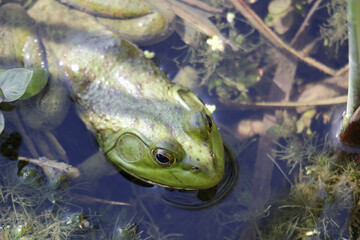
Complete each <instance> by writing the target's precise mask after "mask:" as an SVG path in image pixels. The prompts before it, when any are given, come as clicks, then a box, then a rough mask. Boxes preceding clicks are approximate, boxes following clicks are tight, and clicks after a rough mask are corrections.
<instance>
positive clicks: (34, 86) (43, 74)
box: [20, 68, 49, 100]
mask: <svg viewBox="0 0 360 240" xmlns="http://www.w3.org/2000/svg"><path fill="white" fill-rule="evenodd" d="M32 70H33V75H32V78H31V81H30V83H29V85H28V87H27V88H26V90H25V93H24V94H23V95H22V96H21V98H20V100H25V99H28V98H30V97H32V96H35V95H36V94H38V93H39V92H40V91H41V90H42V89H43V88H44V87H45V85H46V84H47V82H48V77H49V74H48V71H46V70H45V69H43V68H36V69H32Z"/></svg>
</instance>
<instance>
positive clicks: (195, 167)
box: [191, 166, 200, 172]
mask: <svg viewBox="0 0 360 240" xmlns="http://www.w3.org/2000/svg"><path fill="white" fill-rule="evenodd" d="M191 169H192V170H194V171H196V172H197V171H200V167H198V166H193V167H192V168H191Z"/></svg>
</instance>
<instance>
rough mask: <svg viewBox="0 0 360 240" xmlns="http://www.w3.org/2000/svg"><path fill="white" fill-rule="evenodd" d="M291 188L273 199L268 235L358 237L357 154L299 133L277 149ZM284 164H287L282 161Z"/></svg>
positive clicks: (359, 176) (359, 173)
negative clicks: (287, 192) (280, 197)
mask: <svg viewBox="0 0 360 240" xmlns="http://www.w3.org/2000/svg"><path fill="white" fill-rule="evenodd" d="M276 155H277V159H278V160H279V162H282V161H283V162H284V163H286V166H287V168H288V169H290V170H289V171H288V172H285V173H284V174H286V175H289V176H290V177H289V178H290V179H289V181H290V185H291V188H290V192H289V194H288V197H286V198H284V199H281V200H277V201H275V202H273V204H272V208H271V210H270V212H271V214H270V215H269V217H267V218H265V219H264V222H262V224H265V230H264V231H263V237H264V239H304V238H309V239H357V238H358V237H359V226H360V220H359V216H360V209H359V207H358V202H359V200H360V191H359V189H358V186H359V179H360V165H359V162H358V160H357V155H353V156H348V155H346V154H344V153H341V152H337V151H335V150H333V146H331V144H330V142H329V140H323V141H322V143H321V142H320V140H318V139H317V138H316V137H315V136H311V137H305V138H304V139H303V138H301V137H293V138H291V139H289V140H288V141H287V143H286V145H280V150H279V151H278V152H277V154H276ZM282 165H283V164H282Z"/></svg>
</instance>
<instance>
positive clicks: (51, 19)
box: [0, 0, 225, 189]
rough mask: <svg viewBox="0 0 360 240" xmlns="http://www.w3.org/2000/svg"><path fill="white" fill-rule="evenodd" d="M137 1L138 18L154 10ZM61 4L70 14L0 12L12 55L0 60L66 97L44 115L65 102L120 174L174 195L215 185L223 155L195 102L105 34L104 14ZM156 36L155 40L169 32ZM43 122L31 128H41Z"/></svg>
mask: <svg viewBox="0 0 360 240" xmlns="http://www.w3.org/2000/svg"><path fill="white" fill-rule="evenodd" d="M90 2H91V1H90ZM94 2H95V1H94ZM114 2H117V1H114ZM118 2H120V5H121V2H122V1H121V0H119V1H118ZM125 2H127V1H125ZM138 2H142V3H147V4H150V5H145V9H146V11H154V9H155V7H154V6H153V5H151V1H138ZM67 5H70V6H71V7H68V6H66V5H64V4H62V3H60V2H57V1H53V0H39V1H37V2H36V3H35V4H34V6H32V7H31V9H29V10H28V11H27V13H28V14H29V16H30V17H28V16H27V15H26V12H25V10H23V9H21V7H20V6H18V5H16V4H7V5H4V6H3V7H2V8H1V9H0V20H1V21H6V23H5V25H6V24H7V26H8V27H11V29H12V31H13V34H12V36H13V37H14V36H15V37H17V39H14V40H13V41H14V43H15V44H16V45H14V48H15V50H14V51H13V52H15V56H10V55H9V53H7V54H4V55H3V56H5V57H6V56H7V57H8V58H10V60H14V61H15V62H18V63H19V62H20V63H21V65H22V66H25V67H34V66H40V67H44V68H47V69H48V71H49V73H50V78H51V79H50V87H51V85H56V86H58V85H59V83H60V85H61V86H66V88H65V89H66V92H67V93H66V94H65V92H64V91H65V90H60V93H59V91H57V92H54V93H53V94H52V95H54V96H56V99H57V100H51V102H52V103H54V101H55V103H56V104H55V105H56V109H53V110H52V111H53V112H55V113H56V114H58V118H60V120H61V119H62V117H61V115H60V116H59V114H60V112H61V111H62V110H63V108H64V107H62V102H64V101H66V98H68V97H67V96H70V97H71V99H72V100H73V101H75V102H76V103H77V108H78V109H77V112H78V114H79V116H80V117H81V119H82V120H83V121H84V123H85V124H86V126H87V127H88V128H89V129H90V130H91V131H93V132H94V135H95V136H96V140H97V142H98V144H99V146H100V150H101V151H102V152H103V153H104V155H106V157H107V159H108V161H110V162H111V163H112V164H114V165H116V166H117V167H119V168H120V169H121V170H123V171H125V172H126V173H128V174H130V175H132V176H134V177H136V178H139V179H141V180H143V181H145V182H148V183H151V184H155V185H159V186H163V187H169V188H175V189H208V188H211V187H213V186H215V185H216V184H218V183H219V181H220V180H221V178H222V176H223V175H224V168H225V167H224V165H225V160H224V148H223V143H222V139H221V136H220V133H219V130H218V128H217V127H216V124H215V123H214V120H213V118H212V116H211V114H210V112H209V111H208V110H207V108H206V107H205V106H204V104H203V102H202V101H201V100H200V99H199V98H198V97H197V96H196V95H195V94H194V93H193V92H192V91H190V90H189V89H187V88H184V87H181V86H178V85H175V84H173V83H172V82H170V81H169V80H168V79H167V77H166V76H165V75H164V73H162V72H161V71H160V70H159V69H158V68H157V67H156V66H155V65H154V64H153V63H152V61H151V60H149V59H147V58H146V57H145V56H144V54H143V52H142V51H141V50H140V49H139V48H138V47H136V46H135V45H134V44H133V43H131V42H130V41H128V40H126V39H125V38H124V35H122V34H121V33H119V32H117V31H115V30H114V29H113V27H111V26H113V25H111V26H110V28H109V24H105V23H106V22H108V21H110V20H113V18H114V16H110V17H109V18H107V17H108V16H107V15H106V14H105V13H103V12H105V10H104V9H103V12H101V11H100V13H99V14H95V15H94V14H93V13H94V11H91V10H89V9H90V7H91V6H90V7H89V6H84V7H81V6H83V5H79V6H80V7H79V6H78V5H77V3H73V2H72V1H69V2H67ZM79 9H80V10H84V11H79ZM162 11H163V10H162ZM90 13H91V14H90ZM140 15H141V14H140ZM143 15H144V16H146V15H148V13H146V14H143ZM1 16H2V17H1ZM125 17H128V16H125ZM99 18H102V19H99ZM166 19H167V20H169V19H170V23H166V24H163V25H162V28H164V27H163V26H172V23H171V22H172V20H171V17H170V18H169V17H166ZM3 28H4V27H3ZM16 31H18V32H17V33H16ZM135 31H136V30H135ZM164 31H165V32H166V33H161V34H160V38H163V36H164V35H167V34H168V33H169V30H168V29H166V30H164ZM0 32H1V29H0ZM14 32H15V33H16V34H15V33H14ZM34 33H35V34H34ZM37 34H38V36H40V37H39V39H38V38H36V37H37ZM150 35H151V34H150ZM7 41H9V40H8V39H7ZM2 42H3V41H2ZM8 45H10V44H8ZM0 47H1V45H0ZM42 48H43V49H44V50H39V49H42ZM4 49H9V47H8V46H7V45H5V47H4V43H3V45H2V48H0V50H2V52H6V51H9V52H10V50H6V51H5V50H4ZM36 49H37V50H38V51H35V50H36ZM13 52H12V53H13ZM0 60H1V58H0ZM8 60H9V59H8ZM63 89H64V88H63ZM46 99H51V98H50V97H48V98H46ZM46 99H45V100H46ZM59 99H62V100H61V101H60V100H59ZM60 103H61V104H60ZM45 105H46V104H45ZM51 106H54V105H51ZM51 108H53V107H51ZM33 112H34V114H40V113H38V112H36V111H33ZM26 114H31V113H30V112H27V113H26ZM61 114H62V115H64V114H63V113H61ZM58 118H57V119H58ZM44 119H46V118H45V117H44ZM60 120H55V121H60ZM25 121H26V120H25ZM44 121H45V120H44ZM46 121H49V120H46ZM46 121H45V122H44V123H38V122H36V123H34V125H36V126H35V127H38V128H46V126H47V125H46V124H47V123H46Z"/></svg>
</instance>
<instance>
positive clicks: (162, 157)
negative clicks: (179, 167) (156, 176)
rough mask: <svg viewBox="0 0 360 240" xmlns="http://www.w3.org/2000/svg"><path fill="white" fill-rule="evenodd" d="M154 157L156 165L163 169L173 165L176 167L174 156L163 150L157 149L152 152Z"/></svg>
mask: <svg viewBox="0 0 360 240" xmlns="http://www.w3.org/2000/svg"><path fill="white" fill-rule="evenodd" d="M152 155H153V158H154V159H155V161H156V163H157V164H159V165H160V166H162V167H169V166H171V165H174V164H175V162H176V159H175V157H174V155H172V154H171V153H170V152H168V151H166V150H164V149H161V148H156V149H154V150H152Z"/></svg>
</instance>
